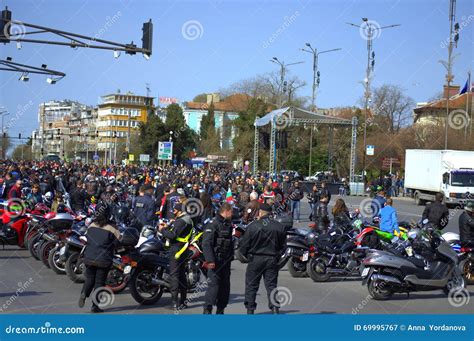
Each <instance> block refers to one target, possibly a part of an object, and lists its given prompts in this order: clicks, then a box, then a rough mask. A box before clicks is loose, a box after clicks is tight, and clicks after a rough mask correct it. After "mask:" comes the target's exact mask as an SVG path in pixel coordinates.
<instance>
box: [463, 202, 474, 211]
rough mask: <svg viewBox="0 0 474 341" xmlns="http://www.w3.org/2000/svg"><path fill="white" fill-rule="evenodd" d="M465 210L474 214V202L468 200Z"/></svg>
mask: <svg viewBox="0 0 474 341" xmlns="http://www.w3.org/2000/svg"><path fill="white" fill-rule="evenodd" d="M464 210H466V211H468V212H471V213H473V212H474V200H467V201H466V203H465V204H464Z"/></svg>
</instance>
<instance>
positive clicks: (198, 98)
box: [193, 92, 207, 103]
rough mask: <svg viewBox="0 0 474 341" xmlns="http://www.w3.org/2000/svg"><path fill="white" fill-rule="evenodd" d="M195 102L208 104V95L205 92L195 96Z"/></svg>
mask: <svg viewBox="0 0 474 341" xmlns="http://www.w3.org/2000/svg"><path fill="white" fill-rule="evenodd" d="M193 102H198V103H207V94H206V93H205V92H204V93H202V94H199V95H196V96H194V98H193Z"/></svg>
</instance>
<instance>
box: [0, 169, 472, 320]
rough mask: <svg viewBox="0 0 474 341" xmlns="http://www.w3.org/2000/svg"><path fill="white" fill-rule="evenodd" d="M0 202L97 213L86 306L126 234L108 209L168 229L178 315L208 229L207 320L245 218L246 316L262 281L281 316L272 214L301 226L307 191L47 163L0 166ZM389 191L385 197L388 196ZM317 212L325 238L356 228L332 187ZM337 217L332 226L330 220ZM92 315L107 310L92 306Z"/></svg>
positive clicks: (240, 180)
mask: <svg viewBox="0 0 474 341" xmlns="http://www.w3.org/2000/svg"><path fill="white" fill-rule="evenodd" d="M386 179H387V178H385V179H384V178H382V179H380V180H381V181H382V186H383V188H382V189H379V190H378V191H377V194H376V195H375V197H374V199H373V200H372V210H373V215H374V216H378V217H379V218H380V228H381V229H382V230H384V231H388V232H391V233H394V232H399V228H398V219H397V214H396V210H395V208H394V207H393V200H392V198H391V196H392V195H397V190H396V188H397V187H398V185H395V189H394V185H393V182H390V183H389V182H388V181H385V180H386ZM0 186H1V187H0V195H1V196H2V198H3V199H4V200H12V199H22V200H24V202H25V204H26V205H27V206H29V207H34V206H35V205H37V204H40V203H43V204H46V205H47V206H49V207H50V208H51V209H52V210H53V211H57V210H59V209H60V207H64V206H68V207H69V208H70V209H71V210H72V211H73V212H75V213H80V212H87V210H88V207H89V206H90V205H95V215H94V220H93V224H91V225H90V226H89V229H88V235H89V240H88V245H87V247H86V252H85V264H86V266H87V270H86V278H87V279H86V282H85V283H84V287H83V290H82V292H81V294H80V298H79V306H81V307H83V306H84V304H85V301H86V299H87V298H88V297H89V296H90V295H91V292H92V291H93V290H94V288H98V287H100V286H103V285H104V284H105V278H106V275H107V269H108V268H110V266H111V263H112V258H113V250H114V247H115V246H116V244H117V243H118V240H119V239H120V236H119V233H118V231H117V229H116V226H115V225H114V221H113V219H112V214H111V211H110V210H111V207H112V205H113V204H116V203H119V202H120V203H121V204H123V203H126V205H127V206H128V207H129V208H130V210H131V212H132V213H133V216H134V218H135V220H136V221H137V223H139V225H140V226H146V225H157V224H158V222H159V221H160V219H161V220H162V221H168V222H169V223H168V224H161V225H160V226H159V230H160V232H161V233H162V235H163V237H164V238H165V239H166V240H167V244H168V246H169V250H170V277H171V285H170V292H171V297H172V302H173V303H172V307H173V309H183V308H185V307H186V293H187V288H186V287H185V286H183V283H185V282H186V280H185V278H183V276H184V262H183V261H182V259H181V258H180V254H181V253H182V251H183V247H184V245H186V243H187V242H188V241H189V237H190V234H191V230H192V229H193V226H195V224H202V225H203V226H204V231H203V242H202V245H203V252H204V256H205V259H206V263H205V266H206V269H207V277H208V288H207V292H206V296H205V304H204V313H205V314H210V313H212V309H213V306H216V307H217V310H216V313H218V314H223V313H224V309H225V308H226V306H227V304H228V302H229V294H230V271H231V270H230V262H231V261H232V259H233V256H234V253H233V246H232V231H233V227H232V219H233V218H234V216H235V212H236V211H237V212H240V215H241V219H242V222H243V223H244V224H248V227H247V230H246V233H245V234H244V236H243V238H242V241H241V244H240V253H241V255H242V256H243V257H244V258H245V259H247V260H248V263H249V264H248V266H247V270H246V278H245V285H246V291H245V307H246V309H247V312H248V313H249V314H253V312H254V311H255V309H256V295H257V291H258V288H259V283H260V281H261V278H262V276H263V279H264V282H265V287H266V290H267V294H268V301H269V308H270V309H271V311H272V312H273V313H278V312H279V306H278V302H277V301H276V300H275V299H274V298H271V297H270V295H271V294H272V293H273V294H275V293H274V290H275V289H276V288H277V280H278V270H279V268H278V264H277V257H278V256H279V255H281V253H282V250H284V248H285V241H286V231H285V229H284V228H283V225H282V224H280V223H279V222H277V221H276V220H274V219H273V216H274V213H275V212H280V213H282V212H284V213H285V214H288V215H289V216H291V217H292V218H293V221H294V222H296V223H298V222H299V221H300V219H301V201H302V200H304V198H305V191H304V190H303V188H302V186H301V183H300V182H299V181H297V180H293V179H291V178H290V177H289V176H288V175H286V176H283V177H277V178H271V177H270V176H269V175H268V174H265V173H262V174H257V175H252V174H250V173H245V172H242V171H238V170H229V169H217V168H215V169H213V168H206V169H197V168H195V169H193V168H187V167H179V166H169V167H164V168H163V167H141V166H137V165H128V166H109V167H103V166H97V165H85V164H82V163H56V162H44V161H41V162H40V161H30V162H3V163H2V164H0ZM385 189H386V190H387V192H386V191H385ZM306 199H307V201H308V203H309V205H310V207H311V210H310V215H309V220H310V221H313V222H314V223H315V226H317V227H318V228H319V229H321V230H323V231H324V230H327V229H328V228H329V226H330V224H331V220H332V224H333V225H347V224H350V221H351V218H350V216H349V209H348V207H347V205H346V203H345V201H344V200H343V196H341V195H339V197H338V198H337V199H336V200H335V202H334V205H331V206H332V210H330V209H329V204H330V202H331V199H332V195H331V192H330V191H329V189H328V186H327V184H326V183H325V182H324V181H323V182H321V183H318V184H315V185H314V186H313V187H312V189H311V190H310V191H309V192H307V193H306ZM442 199H443V197H442V195H438V196H437V197H436V201H435V202H433V203H431V204H429V205H427V206H426V208H425V210H424V212H423V219H425V218H426V219H428V220H429V221H430V222H431V223H432V224H433V225H434V226H436V227H439V228H444V227H445V226H446V224H447V222H448V219H449V211H448V209H447V207H446V206H445V205H444V204H443V203H442V201H443V200H442ZM190 200H191V202H194V203H198V206H197V207H193V208H192V209H194V210H196V209H197V210H198V214H191V213H195V212H189V207H186V206H187V203H189V202H190ZM473 208H474V204H473V203H468V204H467V205H466V211H465V212H464V213H463V215H462V218H461V219H460V225H462V226H460V230H461V231H463V232H462V233H463V238H464V239H474V236H473V233H474V232H473V231H474V218H473V211H474V210H473ZM330 212H331V213H332V219H331V218H330ZM92 311H93V312H101V309H100V308H99V307H98V306H97V305H96V304H95V303H93V306H92Z"/></svg>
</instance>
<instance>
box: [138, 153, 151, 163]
mask: <svg viewBox="0 0 474 341" xmlns="http://www.w3.org/2000/svg"><path fill="white" fill-rule="evenodd" d="M140 162H150V155H149V154H140Z"/></svg>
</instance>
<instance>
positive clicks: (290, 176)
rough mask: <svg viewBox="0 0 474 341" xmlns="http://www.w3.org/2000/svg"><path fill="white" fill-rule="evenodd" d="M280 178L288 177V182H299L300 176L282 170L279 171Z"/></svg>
mask: <svg viewBox="0 0 474 341" xmlns="http://www.w3.org/2000/svg"><path fill="white" fill-rule="evenodd" d="M280 175H281V176H282V177H285V176H289V178H290V180H292V181H293V180H301V176H300V174H299V173H298V172H297V171H293V170H282V171H280Z"/></svg>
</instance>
